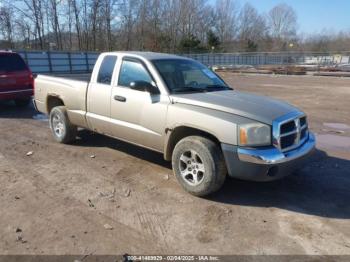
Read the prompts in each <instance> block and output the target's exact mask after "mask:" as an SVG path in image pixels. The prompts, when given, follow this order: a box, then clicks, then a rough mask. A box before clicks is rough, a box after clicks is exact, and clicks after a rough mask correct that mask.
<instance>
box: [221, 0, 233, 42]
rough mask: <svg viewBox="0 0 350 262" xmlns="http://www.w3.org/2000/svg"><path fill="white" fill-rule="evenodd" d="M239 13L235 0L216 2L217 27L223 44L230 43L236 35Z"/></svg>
mask: <svg viewBox="0 0 350 262" xmlns="http://www.w3.org/2000/svg"><path fill="white" fill-rule="evenodd" d="M237 11H238V9H237V6H236V3H235V1H234V0H216V6H215V21H216V22H215V27H216V30H217V32H218V35H219V38H220V41H221V42H222V43H230V42H231V41H232V40H233V39H234V37H235V35H236V31H237Z"/></svg>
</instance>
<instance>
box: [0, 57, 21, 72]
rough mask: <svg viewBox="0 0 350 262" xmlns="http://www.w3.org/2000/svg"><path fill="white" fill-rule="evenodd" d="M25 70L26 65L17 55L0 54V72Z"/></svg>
mask: <svg viewBox="0 0 350 262" xmlns="http://www.w3.org/2000/svg"><path fill="white" fill-rule="evenodd" d="M24 70H27V65H26V63H25V62H24V60H23V59H22V57H21V56H20V55H18V54H0V71H3V72H14V71H24Z"/></svg>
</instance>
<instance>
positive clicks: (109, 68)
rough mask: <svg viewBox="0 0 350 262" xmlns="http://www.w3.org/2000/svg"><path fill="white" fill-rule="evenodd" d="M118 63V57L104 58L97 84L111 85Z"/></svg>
mask: <svg viewBox="0 0 350 262" xmlns="http://www.w3.org/2000/svg"><path fill="white" fill-rule="evenodd" d="M116 61H117V57H116V56H105V58H103V60H102V63H101V66H100V70H99V72H98V76H97V83H100V84H105V85H110V84H111V81H112V76H113V70H114V66H115V63H116Z"/></svg>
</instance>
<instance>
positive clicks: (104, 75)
mask: <svg viewBox="0 0 350 262" xmlns="http://www.w3.org/2000/svg"><path fill="white" fill-rule="evenodd" d="M116 62H117V56H116V55H105V56H104V57H102V58H101V60H100V61H98V62H97V63H96V67H97V68H99V70H98V72H94V74H95V75H92V77H91V82H90V84H89V88H88V93H87V112H88V113H87V114H86V118H87V122H88V125H89V128H90V129H91V130H93V131H96V132H98V133H102V134H108V131H109V129H110V119H111V93H112V83H113V77H114V75H115V74H114V71H115V65H116Z"/></svg>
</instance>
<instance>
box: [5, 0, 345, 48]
mask: <svg viewBox="0 0 350 262" xmlns="http://www.w3.org/2000/svg"><path fill="white" fill-rule="evenodd" d="M297 28H298V20H297V15H296V12H295V11H294V9H293V8H292V7H290V6H288V5H287V4H278V5H276V6H275V7H273V8H272V9H271V10H270V11H269V12H267V13H266V14H262V13H259V12H258V10H257V9H256V8H255V7H254V6H252V5H251V4H249V3H246V4H244V5H243V6H239V2H238V1H237V0H216V1H215V2H212V1H210V2H209V1H206V0H2V1H1V4H0V48H10V49H42V50H46V49H51V50H84V51H108V50H150V51H159V52H171V53H177V52H182V53H189V52H191V53H192V52H236V51H244V52H257V51H264V52H267V51H300V50H308V51H315V52H317V51H321V52H324V51H339V50H350V33H349V32H347V33H344V32H341V33H337V34H332V33H327V32H326V33H325V34H319V35H310V36H302V35H298V33H297Z"/></svg>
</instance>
